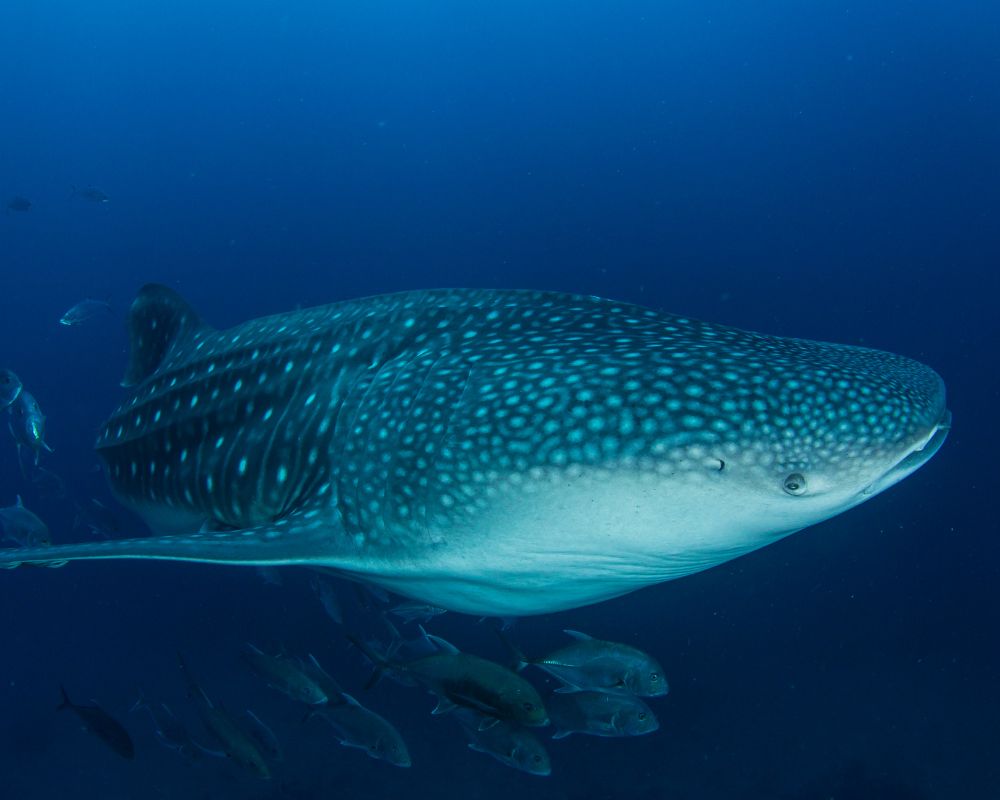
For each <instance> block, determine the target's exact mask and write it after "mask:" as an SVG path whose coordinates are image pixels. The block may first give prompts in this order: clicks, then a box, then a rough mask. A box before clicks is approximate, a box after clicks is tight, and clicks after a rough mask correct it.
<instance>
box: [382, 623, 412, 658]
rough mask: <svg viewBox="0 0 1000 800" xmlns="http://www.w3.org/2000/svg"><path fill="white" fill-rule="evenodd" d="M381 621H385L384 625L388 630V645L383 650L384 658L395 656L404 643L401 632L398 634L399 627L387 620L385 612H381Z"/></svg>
mask: <svg viewBox="0 0 1000 800" xmlns="http://www.w3.org/2000/svg"><path fill="white" fill-rule="evenodd" d="M381 616H382V622H384V623H385V627H386V628H387V629H388V631H389V646H388V647H387V648H386V650H385V657H386V658H395V657H396V654H397V653H398V652H399V649H400V648H401V647H402V646H403V645H404V644H405V643H406V642H405V641H404V640H403V636H402V634H400V632H399V629H398V628H397V627H396V626H395V625H393V624H392V622H391V621H390V620H389V617H388V615H387V614H382V615H381Z"/></svg>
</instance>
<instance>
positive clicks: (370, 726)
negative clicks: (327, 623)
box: [306, 655, 412, 767]
mask: <svg viewBox="0 0 1000 800" xmlns="http://www.w3.org/2000/svg"><path fill="white" fill-rule="evenodd" d="M306 666H307V668H309V669H310V670H311V674H312V675H313V677H314V679H315V680H316V681H317V683H319V684H320V686H322V687H323V689H324V691H325V692H326V695H327V697H328V698H329V703H328V704H327V705H326V706H324V707H321V708H318V709H313V710H311V711H310V712H309V715H308V716H307V719H312V718H314V717H319V718H320V719H322V720H323V721H324V722H326V723H327V724H328V725H330V727H332V728H333V730H334V734H335V736H336V737H337V741H339V742H340V744H341V745H343V746H344V747H356V748H358V749H360V750H363V751H364V752H365V753H366V754H367V755H368V756H369V757H370V758H374V759H376V760H378V761H387V762H388V763H390V764H392V765H393V766H397V767H409V766H410V765H411V763H412V762H411V761H410V751H409V749H408V748H407V746H406V742H405V741H404V740H403V737H402V736H401V735H400V733H399V731H398V730H397V729H396V727H395V726H394V725H393V724H392V723H391V722H389V721H388V720H387V719H385V718H384V717H382V716H380V715H379V714H376V713H375V712H374V711H372V710H371V709H369V708H366V707H365V706H363V705H361V703H359V702H358V701H357V700H356V699H355V698H354V697H353V696H351V695H349V694H348V693H347V692H345V691H344V690H343V689H342V688H340V685H339V684H338V683H337V681H336V680H334V678H333V677H332V676H331V675H329V674H328V673H327V672H326V671H325V670H324V669H323V667H321V666H320V663H319V661H317V660H316V657H315V656H313V655H310V656H309V661H308V662H307V665H306Z"/></svg>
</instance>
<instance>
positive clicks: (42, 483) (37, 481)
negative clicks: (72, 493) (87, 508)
mask: <svg viewBox="0 0 1000 800" xmlns="http://www.w3.org/2000/svg"><path fill="white" fill-rule="evenodd" d="M28 480H30V481H31V485H32V486H33V487H34V489H35V491H36V492H38V494H39V495H40V496H41V497H42V498H43V499H45V500H66V499H67V498H68V497H69V490H68V489H67V488H66V481H64V480H63V479H62V476H61V475H58V474H57V473H55V472H53V471H52V470H50V469H46V468H45V467H35V466H33V467H31V469H30V470H29V471H28Z"/></svg>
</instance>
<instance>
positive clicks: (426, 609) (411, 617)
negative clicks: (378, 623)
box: [390, 602, 448, 623]
mask: <svg viewBox="0 0 1000 800" xmlns="http://www.w3.org/2000/svg"><path fill="white" fill-rule="evenodd" d="M390 611H391V613H393V614H395V615H396V616H397V617H399V618H400V619H401V620H403V622H408V623H413V622H428V621H430V620H432V619H434V617H438V616H441V614H446V613H448V609H446V608H438V607H437V606H430V605H427V604H426V603H417V602H406V603H400V604H399V605H397V606H393V607H392V608H391V609H390Z"/></svg>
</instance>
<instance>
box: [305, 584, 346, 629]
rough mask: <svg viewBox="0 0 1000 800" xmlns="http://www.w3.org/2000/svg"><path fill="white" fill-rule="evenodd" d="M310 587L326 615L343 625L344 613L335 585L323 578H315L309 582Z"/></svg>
mask: <svg viewBox="0 0 1000 800" xmlns="http://www.w3.org/2000/svg"><path fill="white" fill-rule="evenodd" d="M309 587H310V588H311V589H312V590H313V593H314V594H315V595H316V597H318V598H319V602H320V605H322V606H323V610H324V611H325V612H326V615H327V616H328V617H329V618H330V619H332V620H333V621H334V622H335V623H337V624H338V625H343V624H344V612H343V610H342V609H341V607H340V600H338V599H337V591H336V590H335V589H334V588H333V584H332V583H330V581H328V580H324V579H323V578H319V577H314V578H313V579H312V580H311V581H309Z"/></svg>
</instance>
